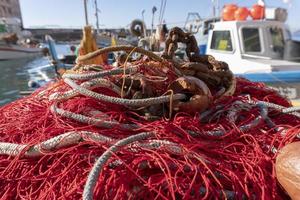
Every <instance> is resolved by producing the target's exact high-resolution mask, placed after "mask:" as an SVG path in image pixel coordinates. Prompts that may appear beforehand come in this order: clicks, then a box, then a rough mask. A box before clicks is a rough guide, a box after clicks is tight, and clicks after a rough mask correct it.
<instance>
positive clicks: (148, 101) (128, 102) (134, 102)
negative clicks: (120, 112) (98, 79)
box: [64, 78, 186, 107]
mask: <svg viewBox="0 0 300 200" xmlns="http://www.w3.org/2000/svg"><path fill="white" fill-rule="evenodd" d="M64 81H65V83H67V84H68V85H69V86H71V87H72V88H73V89H74V90H76V91H77V92H78V93H80V94H82V95H85V96H88V97H91V98H95V99H98V100H100V101H106V102H109V103H114V104H119V105H124V106H132V107H143V106H150V105H155V104H161V103H167V102H170V100H171V98H170V97H171V95H166V96H160V97H151V98H145V99H123V98H117V97H111V96H107V95H104V94H98V93H96V92H93V91H90V90H88V89H86V88H84V87H81V86H79V85H77V84H76V83H75V82H74V81H72V80H71V79H69V78H65V79H64ZM185 98H186V95H184V94H174V95H173V96H172V99H173V100H174V101H175V100H183V99H185Z"/></svg>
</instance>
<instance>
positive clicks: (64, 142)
mask: <svg viewBox="0 0 300 200" xmlns="http://www.w3.org/2000/svg"><path fill="white" fill-rule="evenodd" d="M89 140H91V141H94V142H98V143H103V144H106V143H112V142H113V141H115V140H114V139H112V138H110V137H107V136H104V135H100V134H98V133H93V132H89V131H71V132H67V133H64V134H61V135H58V136H55V137H53V138H51V139H48V140H46V141H44V142H41V143H39V144H36V145H33V146H29V145H27V144H15V143H7V142H0V155H8V156H17V155H19V154H20V153H21V152H22V151H24V150H25V149H26V148H29V149H28V150H27V151H26V152H24V156H25V157H36V156H42V155H44V154H45V153H46V152H51V151H54V150H58V149H61V148H63V147H67V146H72V145H76V144H78V143H79V142H82V141H89Z"/></svg>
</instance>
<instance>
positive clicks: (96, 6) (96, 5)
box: [95, 0, 99, 34]
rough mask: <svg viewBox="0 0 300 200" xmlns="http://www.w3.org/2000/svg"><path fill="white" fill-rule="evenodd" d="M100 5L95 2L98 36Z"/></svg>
mask: <svg viewBox="0 0 300 200" xmlns="http://www.w3.org/2000/svg"><path fill="white" fill-rule="evenodd" d="M98 11H99V10H98V3H97V0H95V16H96V27H97V34H99V18H98Z"/></svg>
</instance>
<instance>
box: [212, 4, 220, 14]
mask: <svg viewBox="0 0 300 200" xmlns="http://www.w3.org/2000/svg"><path fill="white" fill-rule="evenodd" d="M211 2H212V6H213V7H212V15H213V17H217V16H219V12H220V11H219V0H211ZM217 13H218V14H217Z"/></svg>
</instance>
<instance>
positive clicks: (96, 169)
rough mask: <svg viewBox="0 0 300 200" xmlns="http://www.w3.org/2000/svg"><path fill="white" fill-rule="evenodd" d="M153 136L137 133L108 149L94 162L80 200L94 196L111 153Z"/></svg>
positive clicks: (150, 133)
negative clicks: (99, 178)
mask: <svg viewBox="0 0 300 200" xmlns="http://www.w3.org/2000/svg"><path fill="white" fill-rule="evenodd" d="M152 136H154V133H152V132H145V133H139V134H137V135H132V136H129V137H127V138H124V139H122V140H119V141H118V142H117V143H116V144H114V145H113V146H111V147H110V148H108V149H107V150H106V151H105V152H104V153H103V154H102V155H101V156H100V157H99V158H98V160H97V161H96V163H95V164H94V166H93V168H92V170H91V171H90V173H89V175H88V178H87V181H86V183H85V186H84V190H83V195H82V199H83V200H93V196H94V188H95V186H96V183H97V180H98V177H99V175H100V172H101V170H102V169H103V167H104V165H105V164H106V162H107V161H108V160H109V159H110V157H111V156H112V155H113V153H115V152H117V151H119V149H120V148H121V147H123V146H126V145H128V144H131V143H133V142H137V141H141V140H145V139H147V138H149V137H152Z"/></svg>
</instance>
